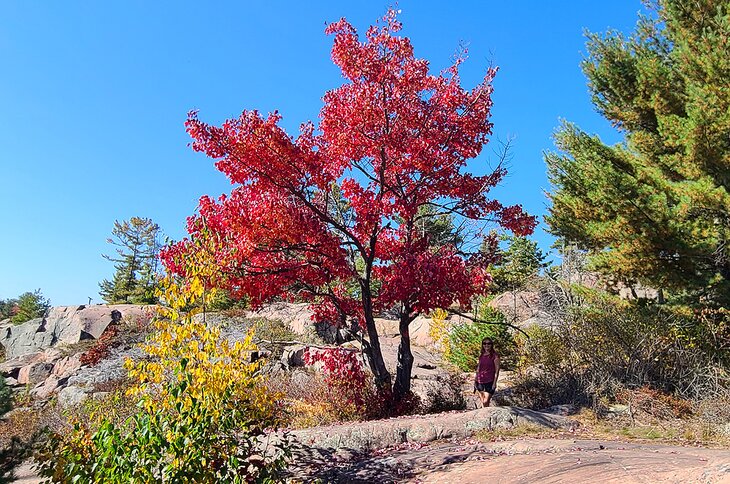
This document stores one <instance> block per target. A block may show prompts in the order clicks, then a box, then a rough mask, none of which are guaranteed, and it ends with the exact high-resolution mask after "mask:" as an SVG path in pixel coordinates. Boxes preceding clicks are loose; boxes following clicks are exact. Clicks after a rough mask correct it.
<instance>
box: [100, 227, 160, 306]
mask: <svg viewBox="0 0 730 484" xmlns="http://www.w3.org/2000/svg"><path fill="white" fill-rule="evenodd" d="M112 235H113V238H110V239H107V242H109V243H110V244H112V245H114V246H116V255H115V256H109V255H104V256H103V257H104V258H105V259H107V260H110V261H112V262H114V269H115V272H114V276H113V277H112V280H111V281H109V280H107V279H104V280H103V281H102V282H101V283H99V287H100V291H99V294H100V295H101V297H102V298H103V299H104V301H106V302H107V303H109V304H119V303H136V304H154V303H156V302H157V298H156V296H155V284H156V276H157V260H158V259H157V256H158V254H159V252H160V243H159V235H160V228H159V226H158V225H157V224H156V223H154V222H152V220H151V219H148V218H140V217H132V218H131V219H129V220H125V221H124V222H119V221H115V222H114V228H113V229H112Z"/></svg>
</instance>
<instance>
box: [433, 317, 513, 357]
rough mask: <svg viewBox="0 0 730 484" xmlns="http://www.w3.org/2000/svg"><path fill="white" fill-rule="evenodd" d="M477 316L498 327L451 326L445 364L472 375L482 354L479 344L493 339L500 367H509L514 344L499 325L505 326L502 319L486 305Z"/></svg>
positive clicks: (474, 324) (506, 331)
mask: <svg viewBox="0 0 730 484" xmlns="http://www.w3.org/2000/svg"><path fill="white" fill-rule="evenodd" d="M478 314H479V319H481V320H483V321H491V322H494V323H497V324H485V323H461V324H458V325H456V326H454V327H453V328H452V329H451V331H450V333H449V336H448V341H449V352H448V354H447V355H446V358H447V360H448V361H449V362H450V363H453V364H454V365H456V366H457V367H458V368H459V369H460V370H462V371H475V369H476V366H477V360H478V359H479V355H480V354H481V349H482V340H483V339H484V338H492V340H493V341H494V343H495V349H496V350H497V352H498V353H499V355H500V358H501V360H502V365H503V366H504V365H509V364H510V361H511V355H512V346H513V341H512V334H511V332H510V330H509V327H508V326H505V325H503V324H499V323H504V315H502V313H501V312H499V311H498V310H496V309H494V308H492V307H489V306H487V305H486V304H482V309H481V310H480V311H479V313H478Z"/></svg>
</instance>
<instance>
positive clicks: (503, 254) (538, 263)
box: [490, 236, 547, 292]
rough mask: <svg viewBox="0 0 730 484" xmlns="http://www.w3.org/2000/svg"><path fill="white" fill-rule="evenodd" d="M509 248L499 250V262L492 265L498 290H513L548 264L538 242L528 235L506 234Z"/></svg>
mask: <svg viewBox="0 0 730 484" xmlns="http://www.w3.org/2000/svg"><path fill="white" fill-rule="evenodd" d="M502 240H503V241H504V242H507V248H506V249H504V250H502V249H500V251H499V254H498V255H499V259H500V260H499V262H497V263H496V264H494V265H492V266H491V267H490V274H491V275H492V280H493V281H494V286H495V289H496V291H497V292H504V291H513V290H515V289H519V288H520V287H521V286H524V285H525V284H526V283H527V282H528V281H529V280H530V279H531V278H533V277H535V276H537V275H538V274H539V273H540V271H541V270H542V269H544V268H545V267H546V266H547V264H546V263H545V254H543V252H542V251H541V250H540V248H539V247H538V246H537V242H535V241H534V240H530V239H528V238H527V237H518V236H505V237H503V238H502Z"/></svg>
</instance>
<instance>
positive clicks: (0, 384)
mask: <svg viewBox="0 0 730 484" xmlns="http://www.w3.org/2000/svg"><path fill="white" fill-rule="evenodd" d="M11 408H13V390H12V388H10V387H9V386H8V384H7V383H5V378H0V417H2V416H3V415H5V414H6V413H8V412H9V411H10V409H11Z"/></svg>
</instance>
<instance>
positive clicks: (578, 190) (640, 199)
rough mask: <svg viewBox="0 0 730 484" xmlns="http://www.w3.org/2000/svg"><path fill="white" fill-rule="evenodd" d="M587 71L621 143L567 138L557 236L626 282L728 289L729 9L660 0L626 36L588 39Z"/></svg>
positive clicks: (566, 130)
mask: <svg viewBox="0 0 730 484" xmlns="http://www.w3.org/2000/svg"><path fill="white" fill-rule="evenodd" d="M582 67H583V71H584V72H585V74H586V76H587V78H588V81H589V87H590V90H591V92H592V95H593V103H594V105H595V106H596V108H597V109H598V111H599V112H600V113H601V114H602V115H603V116H604V117H605V118H606V119H608V120H609V121H610V122H611V123H612V125H613V126H614V127H615V128H616V129H618V130H619V131H620V132H621V133H622V134H623V135H624V141H623V142H622V143H619V144H618V145H615V146H608V145H606V144H604V143H603V142H602V141H601V140H600V139H599V138H598V137H596V136H591V135H589V134H587V133H585V132H583V131H581V130H580V129H579V128H578V127H577V126H575V125H572V124H567V123H566V124H564V125H563V126H562V128H561V129H560V130H559V131H558V133H557V136H556V144H557V147H558V148H559V149H560V152H559V153H550V154H548V155H547V156H546V161H547V164H548V172H549V178H550V181H551V183H552V185H553V190H552V193H551V194H550V198H551V201H552V206H551V207H550V210H549V215H548V217H547V222H548V224H549V225H550V229H551V231H552V233H553V234H555V235H557V236H559V237H561V238H562V239H563V240H564V241H566V242H568V243H575V244H577V245H578V246H579V247H580V248H582V249H586V250H588V252H589V254H590V256H591V257H590V258H591V263H592V265H593V267H594V268H596V269H598V270H601V271H603V272H607V273H611V274H613V275H615V276H618V277H619V278H620V279H624V280H627V281H629V282H631V281H634V280H639V281H642V282H645V283H648V284H651V285H654V286H655V287H675V288H688V289H696V290H697V289H699V290H702V291H704V292H708V291H707V289H708V288H714V290H715V294H716V295H717V294H726V293H727V285H728V281H729V280H730V248H728V244H727V243H728V237H730V195H729V194H728V190H729V189H730V3H729V2H727V0H724V1H718V0H702V1H697V2H687V1H686V0H660V1H659V2H658V4H657V5H656V6H655V10H654V15H653V17H651V18H650V17H643V18H641V19H640V21H639V23H638V26H637V28H636V31H635V32H634V33H633V34H632V35H630V36H628V37H626V36H624V35H622V34H620V33H618V32H613V31H611V32H608V33H606V34H604V35H598V34H590V35H589V41H588V57H587V59H586V60H585V61H584V63H583V66H582Z"/></svg>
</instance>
